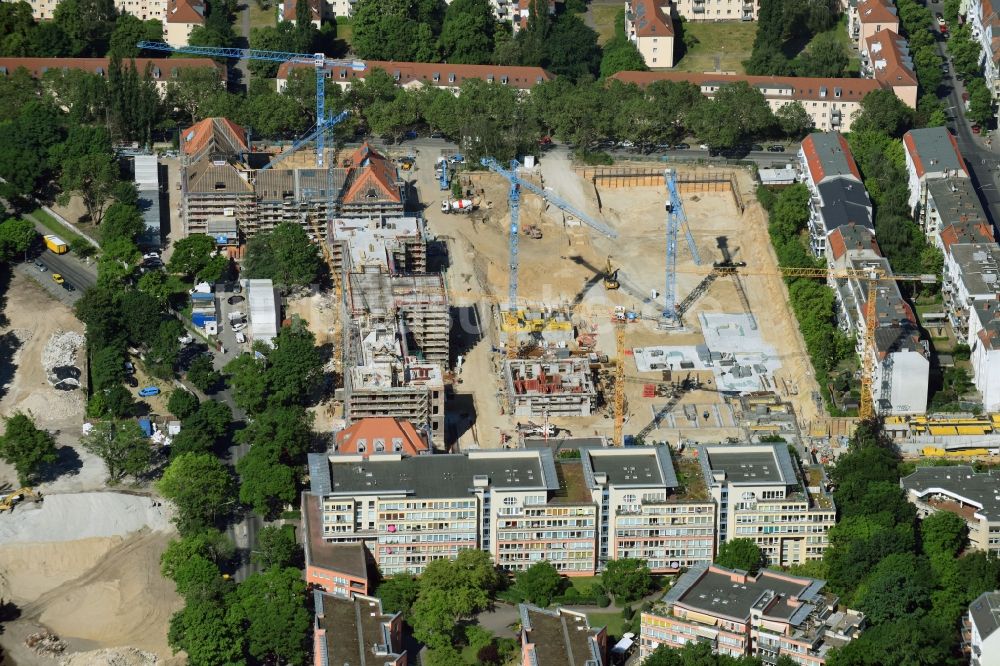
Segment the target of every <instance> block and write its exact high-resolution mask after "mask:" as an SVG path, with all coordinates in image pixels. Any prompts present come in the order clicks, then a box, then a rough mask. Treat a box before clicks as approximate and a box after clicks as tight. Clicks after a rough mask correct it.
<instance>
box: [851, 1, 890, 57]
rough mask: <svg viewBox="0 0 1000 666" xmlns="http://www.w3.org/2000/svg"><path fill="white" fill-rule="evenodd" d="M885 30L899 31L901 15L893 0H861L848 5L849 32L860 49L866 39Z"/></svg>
mask: <svg viewBox="0 0 1000 666" xmlns="http://www.w3.org/2000/svg"><path fill="white" fill-rule="evenodd" d="M883 30H892V31H893V32H895V33H899V15H898V14H897V12H896V5H894V4H893V1H892V0H859V1H857V2H850V3H848V6H847V33H848V34H849V35H850V36H851V39H852V40H853V41H854V42H855V45H856V46H857V48H858V50H859V51H860V50H861V49H862V48H863V47H864V44H865V41H866V40H867V39H868V38H869V37H871V36H872V35H874V34H876V33H879V32H881V31H883Z"/></svg>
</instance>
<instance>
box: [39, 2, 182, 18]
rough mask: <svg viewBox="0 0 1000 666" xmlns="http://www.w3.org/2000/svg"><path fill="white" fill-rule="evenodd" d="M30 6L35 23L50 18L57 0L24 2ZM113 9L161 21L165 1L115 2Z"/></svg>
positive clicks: (137, 16)
mask: <svg viewBox="0 0 1000 666" xmlns="http://www.w3.org/2000/svg"><path fill="white" fill-rule="evenodd" d="M24 2H27V3H28V4H29V5H31V15H32V16H34V17H35V20H36V21H46V20H49V19H51V18H52V16H53V14H54V13H55V11H56V6H57V5H58V4H59V0H24ZM115 8H116V9H117V10H118V11H119V12H121V13H122V14H131V15H132V16H134V17H136V18H137V19H140V20H142V21H149V20H157V21H162V20H163V15H164V12H165V8H166V0H115Z"/></svg>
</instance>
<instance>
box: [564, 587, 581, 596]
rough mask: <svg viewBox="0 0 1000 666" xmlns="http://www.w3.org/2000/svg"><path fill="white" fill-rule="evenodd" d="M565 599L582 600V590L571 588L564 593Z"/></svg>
mask: <svg viewBox="0 0 1000 666" xmlns="http://www.w3.org/2000/svg"><path fill="white" fill-rule="evenodd" d="M563 598H564V599H579V598H580V590H578V589H576V588H575V587H570V588H569V589H568V590H566V591H565V592H563Z"/></svg>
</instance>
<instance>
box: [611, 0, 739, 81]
mask: <svg viewBox="0 0 1000 666" xmlns="http://www.w3.org/2000/svg"><path fill="white" fill-rule="evenodd" d="M740 2H742V0H740ZM701 4H702V5H704V1H703V2H702V3H701ZM625 36H626V37H628V39H629V41H631V42H632V43H633V44H635V47H636V48H637V49H638V50H639V53H640V54H641V55H642V59H643V61H645V63H646V66H647V67H649V68H651V69H657V68H659V67H673V66H674V23H673V19H671V17H670V4H669V2H663V0H629V2H626V3H625Z"/></svg>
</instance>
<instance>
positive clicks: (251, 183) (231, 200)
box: [181, 118, 404, 240]
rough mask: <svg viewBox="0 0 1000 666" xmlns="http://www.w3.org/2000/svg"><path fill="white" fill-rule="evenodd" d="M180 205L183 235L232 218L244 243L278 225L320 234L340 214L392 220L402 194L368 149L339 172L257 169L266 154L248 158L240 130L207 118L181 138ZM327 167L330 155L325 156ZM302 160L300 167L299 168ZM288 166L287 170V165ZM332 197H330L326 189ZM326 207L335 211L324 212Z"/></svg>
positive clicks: (387, 165) (387, 167) (383, 162)
mask: <svg viewBox="0 0 1000 666" xmlns="http://www.w3.org/2000/svg"><path fill="white" fill-rule="evenodd" d="M181 153H182V164H181V195H182V196H181V200H182V207H183V211H182V212H183V217H184V224H185V230H186V231H187V233H188V234H192V233H209V230H210V228H211V226H212V224H215V223H217V222H218V221H219V220H221V219H228V220H230V221H232V220H235V222H236V226H237V229H238V233H239V237H240V239H241V240H245V239H246V238H249V237H251V236H253V235H254V234H256V233H258V232H260V231H269V230H271V229H273V228H274V227H275V226H276V225H278V224H280V223H282V222H293V223H296V224H301V225H303V226H304V227H305V229H306V231H307V232H308V233H310V234H313V233H315V232H317V231H318V233H320V234H321V235H326V234H327V233H328V232H329V230H328V229H327V221H328V220H329V219H330V218H337V217H341V216H350V217H355V216H360V217H382V216H399V215H401V214H402V212H403V208H404V201H403V188H402V184H401V182H400V180H399V178H398V174H397V173H396V168H395V166H394V165H393V164H392V163H391V162H390V161H389V160H388V159H386V158H385V157H383V156H382V155H381V154H379V153H378V152H376V151H375V150H373V149H372V148H371V147H369V146H368V145H367V144H365V145H363V146H361V147H360V148H358V149H357V150H355V151H354V152H353V153H351V154H350V155H349V156H348V158H347V160H345V162H346V166H343V167H338V166H330V167H329V168H322V169H320V168H316V167H315V166H314V165H313V164H312V163H311V162H308V158H307V157H306V156H296V158H298V159H299V162H298V163H299V164H303V163H309V166H293V165H294V164H296V162H295V160H296V158H291V159H289V160H286V162H284V163H282V165H281V166H278V167H274V168H271V169H266V170H263V169H262V168H261V167H264V166H265V165H266V164H267V163H268V162H269V161H270V159H271V157H272V156H271V155H267V154H264V153H256V152H253V151H252V150H251V148H250V145H249V144H248V142H247V135H246V131H245V130H244V129H243V128H242V127H240V126H239V125H236V124H235V123H233V122H232V121H230V120H228V119H226V118H206V119H204V120H202V121H200V122H198V123H196V124H195V125H193V126H192V127H189V128H188V129H185V130H183V132H182V133H181ZM326 157H327V163H328V164H329V163H332V162H334V161H335V160H333V155H332V153H331V154H328V155H327V156H326ZM303 161H305V162H303ZM286 165H287V166H286ZM331 189H332V190H333V196H329V192H330V190H331ZM331 200H332V202H333V206H334V210H332V211H328V210H327V207H328V206H329V204H330V202H331Z"/></svg>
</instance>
